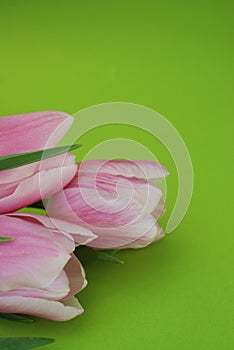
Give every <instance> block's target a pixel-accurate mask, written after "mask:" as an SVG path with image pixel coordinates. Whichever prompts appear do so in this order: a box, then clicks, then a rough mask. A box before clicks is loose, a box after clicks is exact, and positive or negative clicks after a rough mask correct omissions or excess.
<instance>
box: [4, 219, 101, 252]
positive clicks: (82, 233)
mask: <svg viewBox="0 0 234 350" xmlns="http://www.w3.org/2000/svg"><path fill="white" fill-rule="evenodd" d="M7 215H8V216H15V217H17V216H19V217H20V218H21V219H23V218H25V219H26V220H29V221H32V222H37V223H41V224H42V225H44V226H45V227H47V228H49V229H51V230H52V232H53V233H54V234H56V235H57V236H56V238H57V239H58V241H61V244H62V246H63V247H64V248H66V249H67V252H69V253H71V252H72V251H73V250H74V242H73V240H75V242H76V243H77V244H87V243H89V242H91V241H92V240H93V239H94V238H96V235H95V234H93V233H92V232H91V231H90V230H88V229H87V228H84V227H83V226H80V225H77V224H73V223H71V222H67V221H63V220H58V219H55V218H53V217H48V216H43V215H37V214H31V213H12V214H7ZM71 235H72V236H71ZM70 240H72V242H69V241H70Z"/></svg>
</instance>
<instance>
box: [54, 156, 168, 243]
mask: <svg viewBox="0 0 234 350" xmlns="http://www.w3.org/2000/svg"><path fill="white" fill-rule="evenodd" d="M167 174H168V173H167V171H166V169H165V168H164V167H163V166H162V165H161V164H159V163H156V162H152V161H146V160H145V161H144V160H140V161H121V160H112V161H105V160H90V161H85V162H82V163H80V164H78V172H77V174H76V176H75V177H74V179H73V180H72V181H71V182H70V183H69V184H68V186H67V187H66V188H65V189H64V190H62V191H60V192H59V193H57V194H55V195H54V196H52V197H51V198H49V201H48V203H47V213H48V214H49V215H51V216H53V217H56V218H59V219H62V220H66V221H69V222H73V223H77V224H79V225H82V226H83V227H86V228H88V229H90V230H91V231H92V232H93V233H95V234H96V235H97V238H96V239H94V240H93V241H91V242H90V243H89V244H88V245H89V246H90V247H93V248H95V249H112V248H119V249H120V248H140V247H144V246H146V245H148V244H150V243H151V242H153V241H155V240H158V239H159V238H161V237H162V236H163V232H162V229H161V227H160V226H159V225H158V224H157V220H158V219H159V217H160V216H161V215H162V213H163V210H164V200H163V198H162V191H161V190H160V189H159V188H158V187H156V186H155V185H154V184H153V182H152V181H157V180H161V179H164V177H165V176H166V175H167Z"/></svg>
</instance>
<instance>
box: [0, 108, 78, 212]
mask: <svg viewBox="0 0 234 350" xmlns="http://www.w3.org/2000/svg"><path fill="white" fill-rule="evenodd" d="M72 122H73V118H72V116H70V115H67V114H65V113H61V112H38V113H30V114H22V115H16V116H11V117H2V118H0V156H4V155H9V154H16V153H24V152H32V151H36V150H42V149H47V148H52V147H54V146H56V144H57V143H58V142H59V140H60V139H61V138H62V137H63V136H64V134H65V133H66V132H67V130H68V129H69V127H70V126H71V124H72ZM75 172H76V165H75V163H74V156H73V155H71V154H67V155H60V156H56V157H53V158H50V159H46V160H44V161H41V162H37V163H32V164H29V165H25V166H21V167H19V168H15V169H11V170H4V171H1V172H0V213H1V214H3V213H9V212H12V211H15V210H17V209H20V208H22V207H25V206H27V205H30V204H32V203H34V202H37V201H38V200H40V199H41V198H44V197H47V196H48V195H51V194H53V193H56V192H57V191H59V190H61V189H62V188H63V187H64V186H65V185H66V184H67V183H68V182H69V181H70V180H71V179H72V178H73V176H74V174H75Z"/></svg>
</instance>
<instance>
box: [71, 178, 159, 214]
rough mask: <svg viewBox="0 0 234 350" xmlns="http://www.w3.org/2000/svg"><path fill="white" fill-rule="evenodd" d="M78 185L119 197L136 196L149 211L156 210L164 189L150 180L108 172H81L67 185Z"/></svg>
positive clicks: (73, 186) (72, 186) (74, 186)
mask: <svg viewBox="0 0 234 350" xmlns="http://www.w3.org/2000/svg"><path fill="white" fill-rule="evenodd" d="M76 187H79V188H90V189H93V190H95V189H96V190H97V191H107V192H111V193H114V194H116V196H118V198H124V197H126V198H134V199H136V200H137V201H138V202H139V203H141V205H142V206H143V208H144V210H145V211H147V212H148V213H151V212H152V211H154V210H155V208H156V207H157V206H158V203H159V202H160V200H161V198H162V191H161V190H160V189H159V188H158V187H156V186H155V185H153V184H152V183H150V182H147V181H145V180H142V179H136V178H126V177H124V176H120V175H112V174H106V173H98V174H94V173H84V172H81V173H79V174H78V175H76V176H75V177H74V179H73V180H72V181H71V182H70V183H69V184H68V186H67V188H76Z"/></svg>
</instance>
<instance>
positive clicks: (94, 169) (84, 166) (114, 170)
mask: <svg viewBox="0 0 234 350" xmlns="http://www.w3.org/2000/svg"><path fill="white" fill-rule="evenodd" d="M78 171H79V172H85V173H89V172H91V173H95V174H97V173H99V172H100V173H106V174H112V175H122V176H125V177H136V178H139V179H146V180H149V179H157V180H160V179H163V178H164V177H165V176H166V175H168V172H167V170H166V169H165V167H164V165H162V164H160V163H157V162H153V161H150V160H102V159H99V160H86V161H83V162H81V163H79V167H78Z"/></svg>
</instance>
